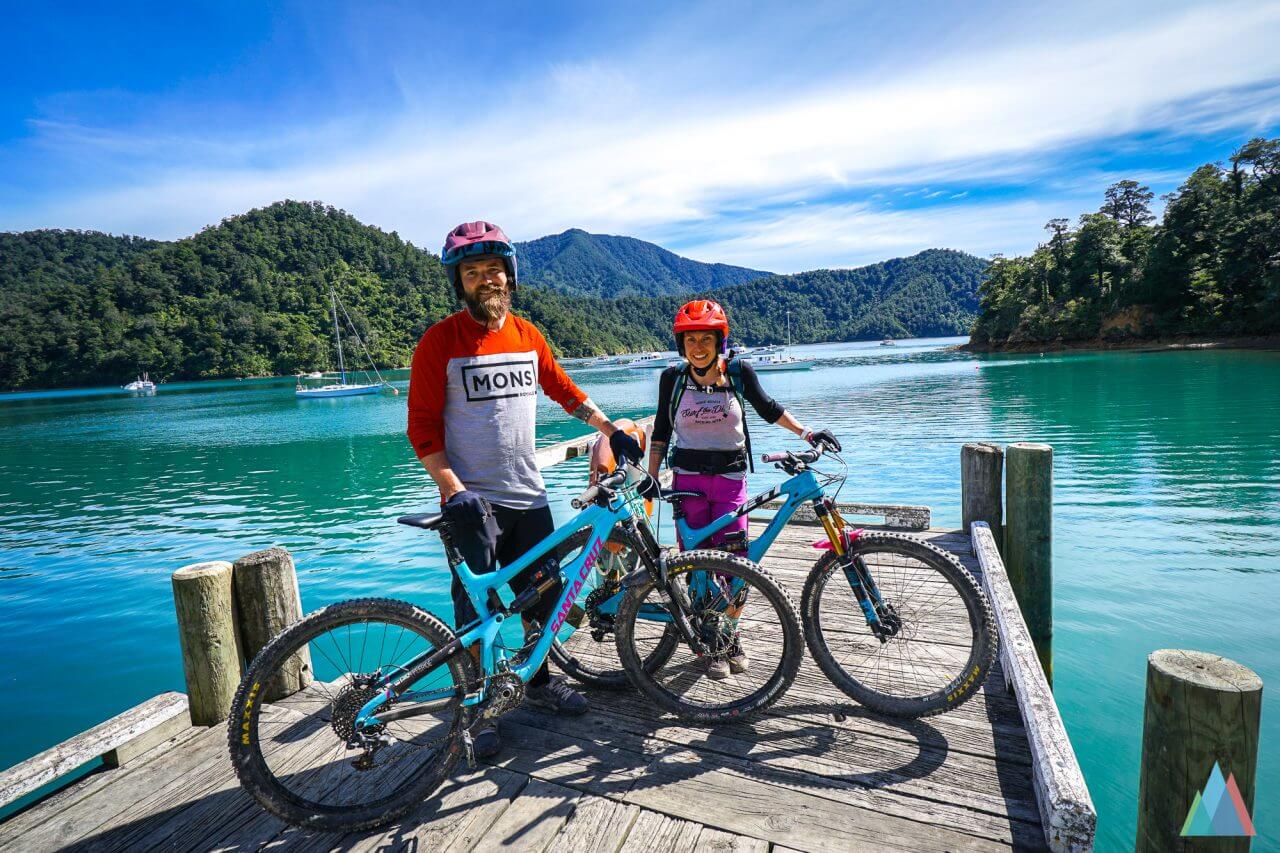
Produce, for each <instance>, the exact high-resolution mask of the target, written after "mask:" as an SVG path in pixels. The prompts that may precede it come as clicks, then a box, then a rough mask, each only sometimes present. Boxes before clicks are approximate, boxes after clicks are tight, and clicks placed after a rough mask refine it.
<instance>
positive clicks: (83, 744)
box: [0, 693, 187, 806]
mask: <svg viewBox="0 0 1280 853" xmlns="http://www.w3.org/2000/svg"><path fill="white" fill-rule="evenodd" d="M186 713H187V697H186V696H185V695H183V694H182V693H161V694H160V695H159V696H156V697H154V698H152V699H148V700H147V701H146V702H143V703H142V704H141V705H136V706H134V707H133V708H130V709H129V710H127V711H124V712H123V713H120V714H117V715H116V716H114V717H112V718H111V719H109V720H107V721H106V722H103V723H99V724H98V725H96V726H94V727H93V728H91V729H89V730H88V731H87V732H82V733H81V734H78V735H76V736H75V737H73V738H69V739H68V740H64V741H63V742H62V743H60V744H58V745H57V746H53V747H50V748H49V749H46V750H45V751H44V752H41V753H40V754H39V755H35V756H32V757H31V758H28V759H27V760H26V761H24V762H22V763H21V764H18V765H16V766H14V767H10V768H9V769H8V770H5V771H4V772H2V773H0V806H5V805H8V804H9V803H12V802H13V801H14V800H17V799H18V798H20V797H24V796H26V795H27V794H29V793H31V792H32V791H34V790H35V789H37V788H39V787H40V786H41V785H46V784H48V783H50V782H52V781H54V780H55V779H57V778H58V777H59V776H62V775H63V774H64V773H69V772H71V771H72V770H75V769H76V768H77V767H79V766H81V765H82V764H86V763H88V762H90V761H92V760H93V759H95V758H98V757H99V756H101V755H103V754H105V753H108V752H111V751H113V750H116V749H119V748H120V747H127V746H128V744H130V743H132V742H133V741H135V740H137V739H138V738H141V737H145V736H146V735H147V734H148V733H149V732H151V731H152V730H153V729H155V728H156V727H157V726H163V725H165V724H166V723H168V722H169V721H170V720H172V719H173V718H174V717H179V716H181V715H185V714H186Z"/></svg>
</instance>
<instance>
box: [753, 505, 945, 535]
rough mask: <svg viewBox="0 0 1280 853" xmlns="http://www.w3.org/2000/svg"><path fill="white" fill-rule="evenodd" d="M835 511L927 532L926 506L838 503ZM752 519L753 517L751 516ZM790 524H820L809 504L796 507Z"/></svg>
mask: <svg viewBox="0 0 1280 853" xmlns="http://www.w3.org/2000/svg"><path fill="white" fill-rule="evenodd" d="M782 504H783V501H781V500H776V501H769V502H768V503H767V504H763V505H762V506H761V507H760V508H761V509H778V508H780V507H781V506H782ZM836 509H838V510H840V514H841V515H842V516H845V517H846V519H847V518H848V517H849V516H855V517H856V516H860V515H870V516H877V517H879V518H883V519H884V524H885V527H892V528H903V529H906V530H927V529H928V527H929V520H930V510H929V507H927V506H910V505H906V504H880V503H846V502H843V501H841V502H839V503H837V504H836ZM753 518H754V516H753ZM789 523H791V524H805V525H816V524H821V522H819V521H818V518H817V516H816V515H814V512H813V507H811V506H810V505H809V504H801V505H800V506H798V507H796V511H795V513H794V514H793V515H792V516H791V520H790V522H789Z"/></svg>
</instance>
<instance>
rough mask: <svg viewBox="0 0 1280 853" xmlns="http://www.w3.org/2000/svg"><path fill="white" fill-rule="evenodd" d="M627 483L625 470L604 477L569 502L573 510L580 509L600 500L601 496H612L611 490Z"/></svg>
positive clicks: (621, 469)
mask: <svg viewBox="0 0 1280 853" xmlns="http://www.w3.org/2000/svg"><path fill="white" fill-rule="evenodd" d="M626 481H627V472H626V470H625V468H620V469H619V470H617V471H615V472H613V473H612V474H610V475H609V476H608V477H605V478H604V479H602V480H601V481H600V482H598V483H596V484H595V485H594V486H588V487H587V488H586V490H585V491H583V493H582V494H580V495H578V496H577V497H576V498H574V499H573V500H571V501H570V502H569V504H570V506H572V507H573V508H574V509H582V508H583V507H587V506H590V505H591V504H593V503H595V502H596V501H597V500H599V499H600V496H601V495H612V493H613V490H614V489H616V488H618V486H621V485H622V484H623V483H625V482H626Z"/></svg>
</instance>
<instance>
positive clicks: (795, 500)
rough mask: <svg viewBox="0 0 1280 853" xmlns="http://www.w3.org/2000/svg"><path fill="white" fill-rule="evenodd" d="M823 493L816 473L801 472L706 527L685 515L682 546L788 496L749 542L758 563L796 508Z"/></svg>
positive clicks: (751, 555) (698, 541)
mask: <svg viewBox="0 0 1280 853" xmlns="http://www.w3.org/2000/svg"><path fill="white" fill-rule="evenodd" d="M823 494H824V492H823V490H822V486H821V485H819V484H818V478H817V477H815V476H813V472H812V471H801V472H800V473H799V474H796V475H795V476H794V477H791V478H790V479H788V480H787V481H786V482H784V483H782V485H780V486H775V487H774V488H772V489H770V490H769V491H767V492H761V493H760V494H758V495H756V496H755V497H754V498H752V499H751V500H749V501H747V502H746V503H745V504H743V505H742V506H740V507H739V508H738V509H736V510H734V511H733V512H726V513H725V514H724V515H722V516H720V517H719V518H716V519H713V520H712V521H711V523H710V524H708V525H706V526H705V527H696V528H695V527H690V526H689V524H688V522H686V521H685V520H684V518H677V519H676V520H675V525H676V532H677V533H678V534H679V536H680V544H681V547H682V548H697V547H698V546H699V545H701V544H702V543H703V542H706V541H707V540H708V539H710V538H711V537H712V536H714V535H715V534H716V533H718V532H720V531H721V530H723V529H724V528H726V527H728V526H729V525H730V524H732V523H734V522H735V521H737V520H738V519H739V518H742V517H743V516H745V515H747V514H748V513H750V512H752V511H754V510H756V509H758V508H759V507H762V506H764V505H765V504H767V503H768V502H769V501H771V500H773V499H774V498H777V497H779V496H782V495H786V500H785V501H783V504H782V506H781V507H779V508H778V511H777V513H775V514H774V516H773V519H772V520H771V521H770V522H769V526H768V527H766V528H765V529H764V532H763V533H761V534H760V535H759V536H758V537H756V538H755V539H754V540H752V541H750V542H749V543H747V559H749V560H751V561H752V562H755V563H758V562H760V560H761V559H762V558H763V557H764V555H765V554H766V553H768V551H769V548H771V547H772V546H773V542H774V540H775V539H777V538H778V534H779V533H781V532H782V528H784V527H786V526H787V522H788V521H790V520H791V516H792V515H794V514H795V511H796V509H798V508H799V506H800V505H801V504H803V503H816V502H817V501H818V500H820V499H821V498H822V496H823ZM832 544H834V543H832Z"/></svg>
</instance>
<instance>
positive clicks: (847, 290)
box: [715, 249, 987, 343]
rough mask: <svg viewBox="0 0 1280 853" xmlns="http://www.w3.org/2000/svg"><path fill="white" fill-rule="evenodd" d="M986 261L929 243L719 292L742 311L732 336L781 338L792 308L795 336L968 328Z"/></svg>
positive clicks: (799, 339) (858, 336) (847, 337)
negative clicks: (909, 251) (887, 256)
mask: <svg viewBox="0 0 1280 853" xmlns="http://www.w3.org/2000/svg"><path fill="white" fill-rule="evenodd" d="M986 266H987V262H986V261H984V260H982V259H981V258H977V257H974V256H973V255H968V254H965V253H964V252H957V251H953V250H951V249H929V250H927V251H924V252H920V253H919V254H916V255H912V256H911V257H909V258H896V259H894V260H891V261H882V262H881V263H877V264H871V265H870V266H865V267H858V268H857V269H843V270H813V271H811V272H802V273H796V274H795V275H788V276H773V277H770V278H763V279H759V280H758V281H753V282H751V283H749V284H740V285H737V286H736V287H730V288H725V289H724V290H720V291H717V292H716V294H715V298H716V299H717V300H719V301H720V302H722V303H723V304H724V305H725V306H726V307H727V308H728V309H729V310H730V311H731V312H732V315H733V316H734V317H736V318H738V319H737V323H736V335H735V336H736V337H740V338H741V339H742V340H745V341H748V342H750V343H757V342H758V343H773V342H778V341H781V340H783V337H782V336H783V335H785V333H786V313H787V311H788V310H790V311H791V326H792V329H791V331H792V339H793V340H794V341H795V342H796V343H808V342H815V341H857V340H867V339H869V338H882V337H892V338H905V337H930V336H942V335H967V334H969V329H970V327H972V325H973V321H974V318H975V317H976V316H977V311H978V295H977V291H978V285H979V283H980V282H981V281H982V279H983V275H984V270H985V269H986Z"/></svg>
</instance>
